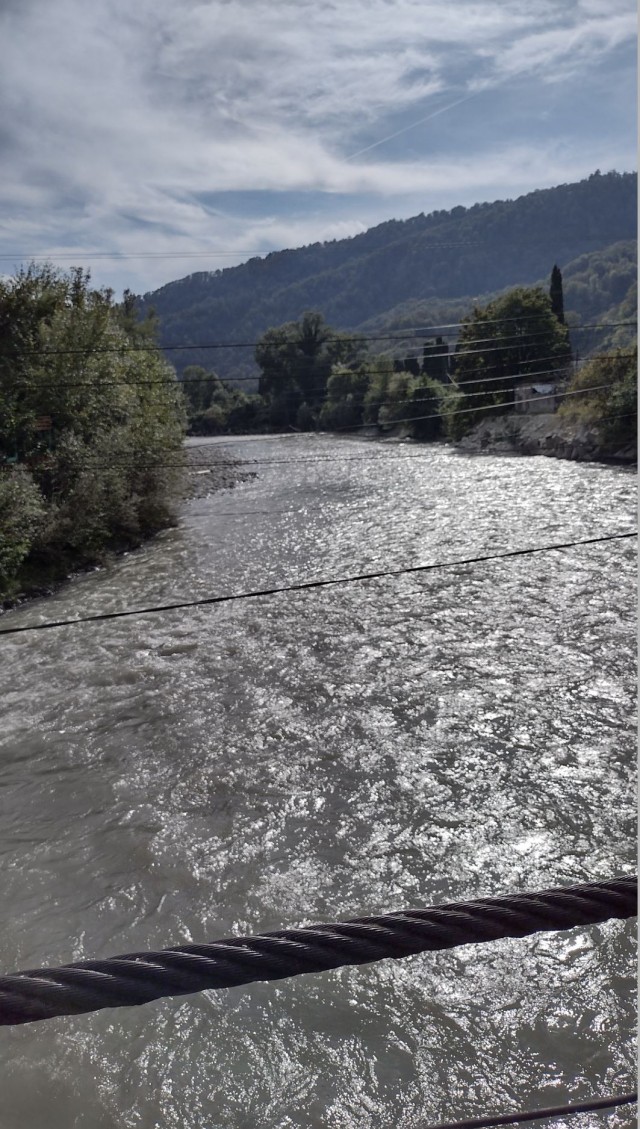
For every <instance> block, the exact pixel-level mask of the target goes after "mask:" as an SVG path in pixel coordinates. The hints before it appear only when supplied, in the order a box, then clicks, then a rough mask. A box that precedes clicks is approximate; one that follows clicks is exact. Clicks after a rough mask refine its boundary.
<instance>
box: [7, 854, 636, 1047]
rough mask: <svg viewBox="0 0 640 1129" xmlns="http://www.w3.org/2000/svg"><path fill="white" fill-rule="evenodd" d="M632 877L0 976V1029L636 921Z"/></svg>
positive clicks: (634, 880) (634, 890)
mask: <svg viewBox="0 0 640 1129" xmlns="http://www.w3.org/2000/svg"><path fill="white" fill-rule="evenodd" d="M636 904H637V877H636V876H631V875H629V876H623V877H620V878H614V879H610V880H607V881H603V882H589V883H583V884H581V885H573V886H566V887H560V888H554V889H549V890H542V891H537V892H531V893H522V894H509V895H505V896H501V897H491V898H481V899H479V900H476V901H463V902H451V903H447V904H445V905H441V906H435V907H431V908H429V909H412V910H408V911H405V910H401V911H397V912H395V913H389V914H383V915H380V916H375V917H362V918H355V919H353V920H350V921H338V922H333V923H325V924H319V925H312V926H305V927H303V928H298V929H280V930H276V931H274V932H269V933H263V934H260V935H258V936H255V937H227V938H224V939H223V940H220V941H214V942H213V943H211V944H203V945H181V946H178V947H175V948H169V949H163V950H160V951H157V952H146V953H145V952H141V953H127V954H123V955H120V956H116V957H112V958H110V959H106V960H83V961H79V962H77V963H74V964H68V965H63V966H62V967H60V968H44V969H29V970H26V971H22V972H15V973H12V974H10V975H7V976H2V977H0V1025H8V1024H19V1023H29V1022H33V1021H35V1020H40V1019H49V1018H52V1017H53V1016H57V1015H72V1014H79V1013H81V1012H87V1011H95V1010H98V1009H100V1008H104V1007H125V1006H130V1005H132V1004H144V1003H149V1002H151V1001H152V1000H156V999H160V998H161V997H162V996H180V995H188V994H190V993H193V992H200V991H205V990H207V989H212V988H215V989H217V988H230V987H236V986H238V985H240V984H249V983H252V982H253V981H257V980H280V979H284V978H285V977H289V976H298V975H300V974H301V973H309V972H324V971H327V970H329V969H333V968H340V967H343V966H345V965H357V964H368V963H371V962H372V961H377V960H383V959H385V958H387V957H394V958H400V957H406V956H413V955H415V954H416V953H421V952H427V951H435V950H440V949H449V948H454V947H455V946H458V945H468V944H481V943H484V942H487V941H494V940H498V939H500V938H503V937H525V936H528V935H529V934H532V933H538V932H545V931H549V930H557V929H569V928H572V927H574V926H578V925H589V924H595V923H597V922H602V921H606V920H608V919H610V918H620V919H622V918H627V917H632V916H633V915H634V914H635V913H636Z"/></svg>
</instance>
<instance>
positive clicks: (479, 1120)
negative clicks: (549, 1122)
mask: <svg viewBox="0 0 640 1129" xmlns="http://www.w3.org/2000/svg"><path fill="white" fill-rule="evenodd" d="M637 1100H638V1094H637V1092H635V1091H634V1092H633V1093H629V1094H619V1095H618V1096H617V1097H613V1098H611V1097H610V1098H589V1099H587V1100H586V1101H583V1102H572V1103H569V1104H568V1105H554V1106H547V1108H546V1109H529V1110H526V1111H525V1112H522V1113H502V1114H499V1115H495V1116H493V1117H491V1116H489V1117H468V1118H466V1120H464V1121H441V1122H440V1123H439V1124H438V1125H429V1126H425V1127H424V1129H489V1127H490V1126H494V1125H515V1124H518V1123H520V1122H523V1121H540V1120H542V1119H543V1118H545V1117H565V1116H570V1115H571V1114H574V1113H590V1112H592V1111H594V1110H597V1109H614V1108H615V1107H616V1106H621V1105H631V1104H632V1103H633V1102H637Z"/></svg>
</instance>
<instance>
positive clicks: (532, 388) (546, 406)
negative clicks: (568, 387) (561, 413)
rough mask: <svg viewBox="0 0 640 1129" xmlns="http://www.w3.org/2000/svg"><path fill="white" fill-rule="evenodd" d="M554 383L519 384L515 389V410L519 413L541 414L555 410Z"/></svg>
mask: <svg viewBox="0 0 640 1129" xmlns="http://www.w3.org/2000/svg"><path fill="white" fill-rule="evenodd" d="M556 406H557V398H556V386H555V384H519V385H518V387H517V388H516V389H515V410H516V412H518V413H519V414H520V415H542V414H543V413H544V412H555V410H556Z"/></svg>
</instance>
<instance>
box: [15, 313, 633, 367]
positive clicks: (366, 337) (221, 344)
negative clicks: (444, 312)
mask: <svg viewBox="0 0 640 1129" xmlns="http://www.w3.org/2000/svg"><path fill="white" fill-rule="evenodd" d="M541 320H543V319H542V315H540V314H537V315H531V316H527V317H523V318H490V319H487V320H486V321H484V320H483V323H482V324H483V325H491V324H496V325H506V324H508V323H511V322H517V323H519V324H524V323H525V322H529V321H541ZM466 324H468V323H466V322H451V323H450V324H449V325H443V326H430V327H424V328H423V329H415V330H412V331H411V332H408V331H405V333H404V334H396V333H383V334H376V335H373V334H362V333H358V332H357V330H353V331H351V330H345V331H344V333H343V335H342V336H340V335H337V336H336V335H334V336H331V337H326V338H325V342H328V341H342V340H343V336H344V334H345V333H347V334H349V336H351V337H353V338H355V339H356V340H357V341H407V340H411V339H412V338H413V337H418V336H420V337H426V336H428V335H429V334H431V335H433V334H434V333H435V334H440V335H443V333H442V331H444V330H446V329H454V330H458V331H459V330H460V329H461V328H464V326H465V325H466ZM637 324H638V323H637V321H635V320H629V321H618V322H613V321H612V322H597V323H596V322H594V323H592V324H587V325H576V326H567V329H568V330H569V332H570V333H576V332H582V331H583V330H587V329H614V328H617V327H620V326H632V325H637ZM259 344H261V342H260V341H208V342H207V341H205V342H201V343H200V344H197V345H193V344H177V343H175V344H173V343H172V344H162V343H159V344H152V345H109V346H104V347H100V346H96V347H92V348H87V347H84V348H81V349H13V350H4V351H2V352H0V357H3V356H4V357H18V356H20V357H23V356H37V357H40V356H47V357H70V356H85V355H86V354H87V353H91V354H99V353H155V352H158V351H163V352H190V351H193V350H195V349H255V348H256V346H257V345H259ZM444 355H445V356H450V355H451V354H444Z"/></svg>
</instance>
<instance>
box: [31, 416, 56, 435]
mask: <svg viewBox="0 0 640 1129" xmlns="http://www.w3.org/2000/svg"><path fill="white" fill-rule="evenodd" d="M52 427H53V421H52V419H51V416H38V418H37V420H36V421H35V423H34V425H33V428H34V431H51V428H52Z"/></svg>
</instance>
